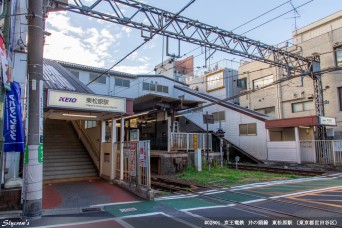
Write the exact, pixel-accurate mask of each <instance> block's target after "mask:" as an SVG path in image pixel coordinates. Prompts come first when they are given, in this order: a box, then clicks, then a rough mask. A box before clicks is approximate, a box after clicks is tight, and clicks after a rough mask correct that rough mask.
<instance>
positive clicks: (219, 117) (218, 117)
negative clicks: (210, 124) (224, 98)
mask: <svg viewBox="0 0 342 228" xmlns="http://www.w3.org/2000/svg"><path fill="white" fill-rule="evenodd" d="M213 116H214V121H215V122H220V121H226V114H225V111H222V112H213Z"/></svg>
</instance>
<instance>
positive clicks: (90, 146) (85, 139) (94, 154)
mask: <svg viewBox="0 0 342 228" xmlns="http://www.w3.org/2000/svg"><path fill="white" fill-rule="evenodd" d="M72 125H73V126H74V128H75V130H76V132H77V134H78V136H79V138H80V139H81V141H82V143H83V145H84V146H85V148H86V149H87V151H88V153H89V154H90V156H91V158H92V159H93V161H94V163H95V165H96V167H97V168H98V169H99V162H100V150H99V149H98V148H96V146H95V145H94V143H93V142H92V140H91V138H90V137H89V136H88V134H87V132H86V130H85V129H84V127H83V126H82V125H81V122H80V121H72Z"/></svg>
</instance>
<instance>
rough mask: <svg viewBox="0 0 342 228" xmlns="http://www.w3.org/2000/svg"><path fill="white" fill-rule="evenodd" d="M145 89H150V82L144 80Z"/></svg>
mask: <svg viewBox="0 0 342 228" xmlns="http://www.w3.org/2000/svg"><path fill="white" fill-rule="evenodd" d="M143 90H150V83H147V82H143Z"/></svg>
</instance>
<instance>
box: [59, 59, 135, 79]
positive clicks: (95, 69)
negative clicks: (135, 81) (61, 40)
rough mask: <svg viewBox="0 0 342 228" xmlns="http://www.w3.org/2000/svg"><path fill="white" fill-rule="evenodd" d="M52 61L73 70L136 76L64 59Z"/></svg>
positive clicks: (126, 76)
mask: <svg viewBox="0 0 342 228" xmlns="http://www.w3.org/2000/svg"><path fill="white" fill-rule="evenodd" d="M54 61H55V62H57V63H59V64H60V65H62V66H63V67H66V68H72V69H75V70H83V71H87V72H93V73H99V74H102V73H106V74H105V75H110V76H118V77H125V78H136V77H137V76H136V75H134V74H129V73H124V72H120V71H115V70H109V71H108V69H105V68H98V67H92V66H86V65H82V64H77V63H69V62H64V61H60V60H54Z"/></svg>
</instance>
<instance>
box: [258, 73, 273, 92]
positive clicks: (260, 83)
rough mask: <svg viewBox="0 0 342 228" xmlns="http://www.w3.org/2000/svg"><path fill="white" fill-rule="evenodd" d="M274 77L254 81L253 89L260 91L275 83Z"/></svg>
mask: <svg viewBox="0 0 342 228" xmlns="http://www.w3.org/2000/svg"><path fill="white" fill-rule="evenodd" d="M273 81H274V80H273V75H269V76H266V77H263V78H259V79H255V80H253V89H258V88H261V87H264V86H267V85H269V84H272V83H273Z"/></svg>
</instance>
